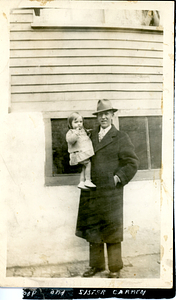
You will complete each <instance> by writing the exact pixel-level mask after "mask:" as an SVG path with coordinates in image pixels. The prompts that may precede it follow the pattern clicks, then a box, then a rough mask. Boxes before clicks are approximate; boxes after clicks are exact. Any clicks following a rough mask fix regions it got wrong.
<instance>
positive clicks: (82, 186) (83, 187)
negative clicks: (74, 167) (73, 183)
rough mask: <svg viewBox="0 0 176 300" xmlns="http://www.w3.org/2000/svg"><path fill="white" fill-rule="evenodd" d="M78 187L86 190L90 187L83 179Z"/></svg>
mask: <svg viewBox="0 0 176 300" xmlns="http://www.w3.org/2000/svg"><path fill="white" fill-rule="evenodd" d="M78 188H79V189H81V190H86V191H88V190H89V188H88V187H86V186H85V185H84V182H83V181H81V182H80V183H79V184H78Z"/></svg>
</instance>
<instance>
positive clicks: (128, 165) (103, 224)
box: [76, 125, 138, 243]
mask: <svg viewBox="0 0 176 300" xmlns="http://www.w3.org/2000/svg"><path fill="white" fill-rule="evenodd" d="M98 132H99V127H98V128H96V129H95V130H93V131H92V136H91V139H92V143H93V147H94V151H95V155H94V156H93V157H92V160H91V162H92V165H91V174H92V182H93V183H94V184H96V190H91V191H81V196H80V203H79V211H78V219H77V227H76V235H77V236H79V237H82V238H84V239H86V240H87V241H88V242H92V243H118V242H121V241H122V240H123V186H124V185H125V184H127V183H128V182H129V181H130V180H131V179H132V178H133V176H134V175H135V173H136V172H137V167H138V158H137V156H136V154H135V152H134V146H133V144H132V143H131V141H130V139H129V137H128V135H127V134H126V133H124V132H121V131H118V130H117V129H116V128H115V126H114V125H112V127H111V129H110V130H109V131H108V133H107V134H106V135H105V137H104V138H103V139H102V141H101V142H99V140H98ZM115 174H116V175H118V176H119V178H120V180H121V183H118V184H117V186H115V183H114V175H115Z"/></svg>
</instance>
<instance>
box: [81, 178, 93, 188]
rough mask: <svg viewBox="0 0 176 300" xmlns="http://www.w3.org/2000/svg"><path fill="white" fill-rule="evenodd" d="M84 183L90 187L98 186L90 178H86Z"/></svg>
mask: <svg viewBox="0 0 176 300" xmlns="http://www.w3.org/2000/svg"><path fill="white" fill-rule="evenodd" d="M84 185H85V186H86V187H88V188H96V185H95V184H93V183H92V182H91V181H90V180H86V181H85V182H84Z"/></svg>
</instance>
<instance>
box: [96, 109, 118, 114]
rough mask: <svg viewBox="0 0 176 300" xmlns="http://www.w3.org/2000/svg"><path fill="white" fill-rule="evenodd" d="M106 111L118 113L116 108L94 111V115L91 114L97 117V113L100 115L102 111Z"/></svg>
mask: <svg viewBox="0 0 176 300" xmlns="http://www.w3.org/2000/svg"><path fill="white" fill-rule="evenodd" d="M108 110H112V111H113V112H116V111H118V109H116V108H108V109H102V110H99V111H95V112H94V113H92V115H98V114H99V113H101V112H103V111H108Z"/></svg>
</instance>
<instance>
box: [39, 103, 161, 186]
mask: <svg viewBox="0 0 176 300" xmlns="http://www.w3.org/2000/svg"><path fill="white" fill-rule="evenodd" d="M70 113H71V111H65V112H43V121H44V127H45V186H67V185H77V184H78V183H79V176H80V175H79V174H60V175H55V176H53V170H52V169H53V167H52V166H53V160H52V128H51V119H63V118H67V117H68V115H69V114H70ZM92 113H93V111H80V114H82V115H83V117H84V118H86V117H87V118H92V117H93V115H92ZM140 116H141V117H147V116H162V111H161V109H153V110H151V109H145V110H140V111H137V110H128V109H127V110H121V109H120V110H118V112H117V113H116V114H115V116H114V125H115V126H116V128H117V129H119V118H120V117H140ZM95 118H96V117H95ZM148 146H149V145H148ZM161 172H162V170H161V169H151V168H150V164H149V169H147V170H138V172H137V173H136V175H135V176H134V178H133V179H132V181H145V180H159V179H161Z"/></svg>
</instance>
